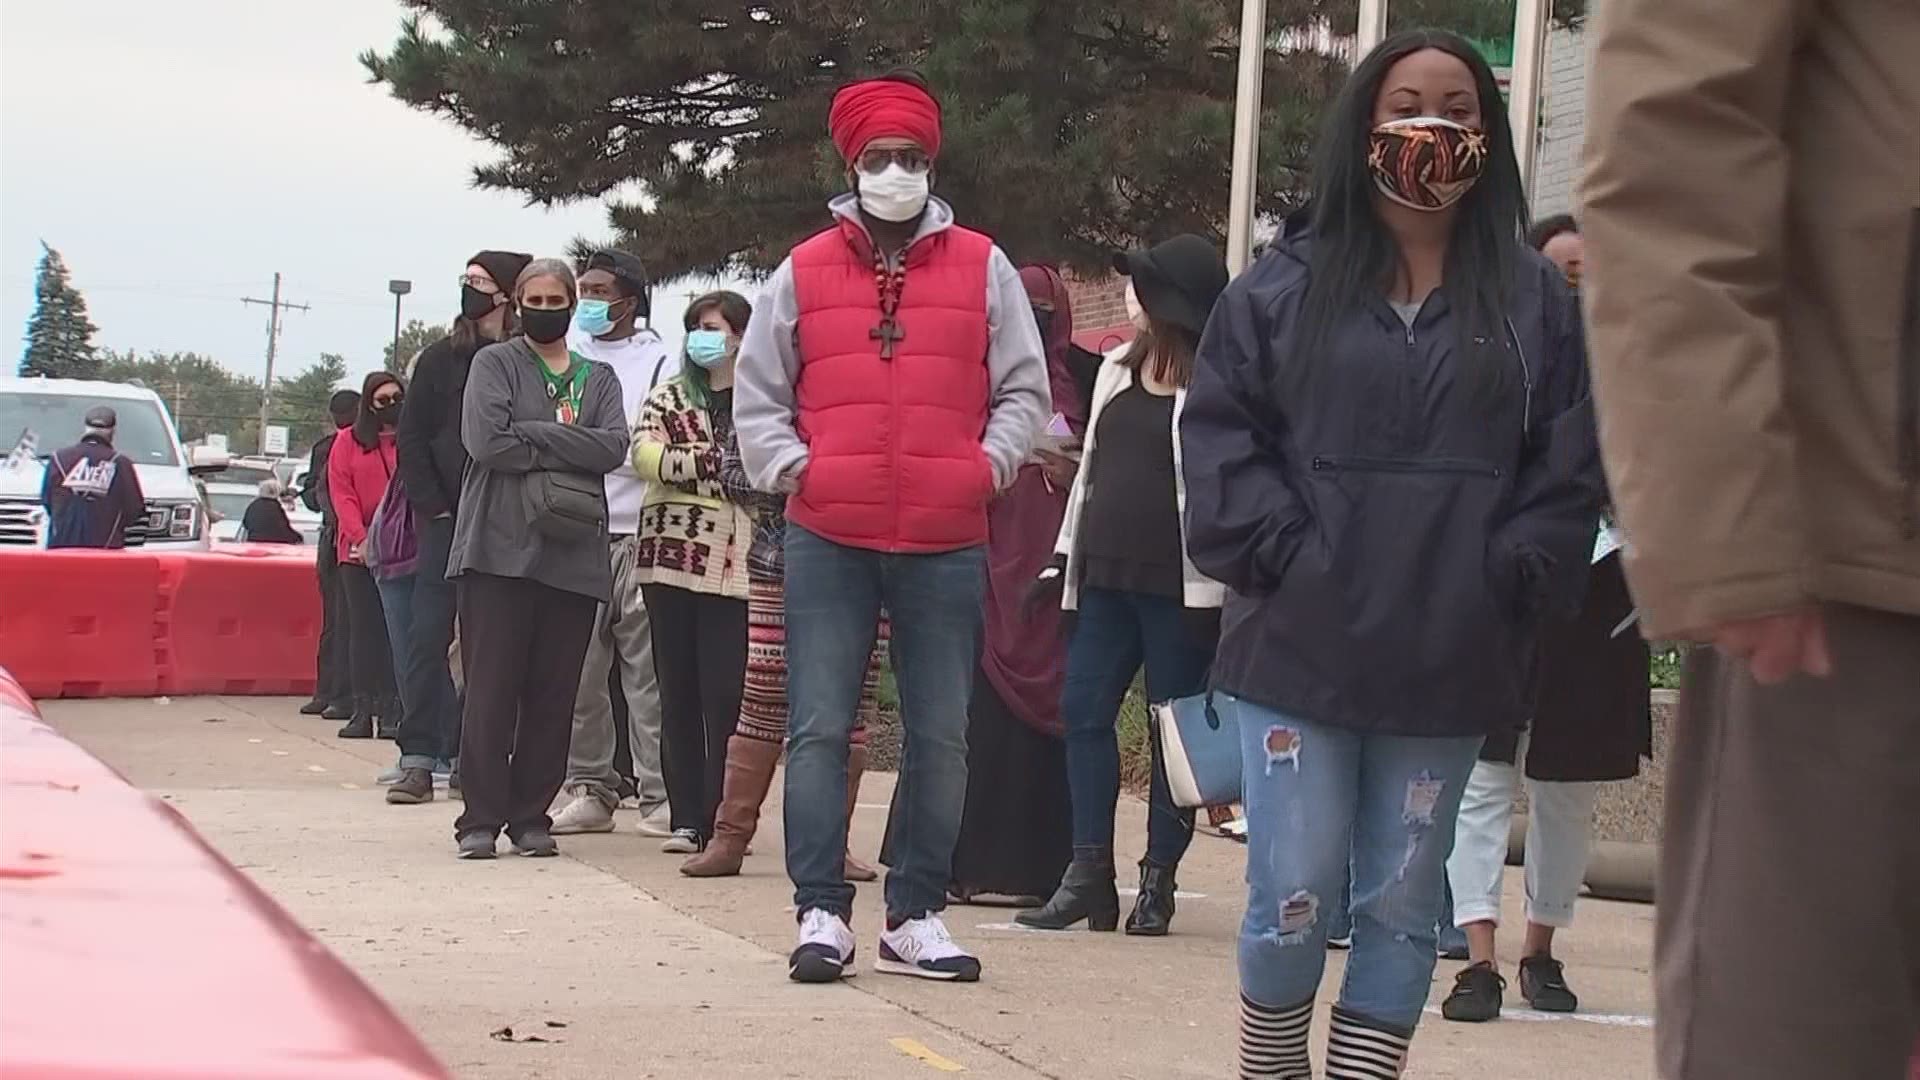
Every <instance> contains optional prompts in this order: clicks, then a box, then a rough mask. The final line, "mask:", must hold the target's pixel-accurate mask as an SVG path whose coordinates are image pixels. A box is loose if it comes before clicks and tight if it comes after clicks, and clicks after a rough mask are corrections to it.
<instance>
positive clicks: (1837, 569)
mask: <svg viewBox="0 0 1920 1080" xmlns="http://www.w3.org/2000/svg"><path fill="white" fill-rule="evenodd" d="M1598 22H1599V28H1598V45H1597V48H1596V51H1595V54H1594V57H1593V68H1592V71H1593V77H1592V82H1591V85H1590V90H1589V92H1590V100H1589V108H1590V110H1591V112H1590V118H1589V121H1588V125H1587V162H1586V176H1585V180H1584V187H1583V191H1582V197H1583V201H1584V204H1585V205H1584V212H1583V216H1582V222H1583V224H1584V225H1585V230H1586V242H1587V267H1586V292H1587V301H1588V314H1589V320H1590V325H1589V328H1588V329H1589V335H1590V338H1589V340H1590V350H1591V356H1592V365H1593V379H1594V390H1595V395H1596V399H1597V403H1598V407H1599V410H1600V418H1601V431H1602V442H1603V446H1604V449H1605V454H1606V463H1607V468H1608V473H1609V475H1610V477H1611V480H1612V489H1613V492H1614V495H1615V498H1616V500H1617V504H1618V508H1619V511H1620V514H1621V519H1622V524H1623V525H1624V528H1625V533H1626V541H1627V552H1628V558H1627V570H1628V575H1629V578H1630V581H1631V584H1632V587H1633V590H1634V594H1635V597H1636V600H1637V602H1638V603H1639V605H1640V611H1641V616H1642V620H1643V629H1644V630H1645V632H1646V634H1647V636H1648V637H1650V638H1653V639H1667V640H1689V641H1695V642H1701V643H1705V644H1708V645H1711V646H1712V647H1711V648H1700V649H1696V650H1694V651H1693V652H1692V654H1691V655H1690V658H1689V661H1688V669H1687V677H1686V689H1685V691H1684V694H1683V697H1682V706H1681V715H1680V717H1679V719H1678V721H1677V722H1676V725H1675V730H1674V746H1673V751H1672V755H1671V758H1670V760H1669V766H1668V781H1667V788H1666V800H1667V802H1666V806H1667V824H1666V833H1665V839H1664V843H1663V846H1662V861H1661V873H1660V882H1659V893H1660V908H1659V916H1658V918H1659V927H1658V933H1657V936H1656V939H1655V951H1656V957H1655V959H1656V973H1657V979H1656V989H1657V997H1658V1016H1659V1025H1658V1032H1657V1043H1658V1062H1659V1070H1660V1075H1661V1076H1663V1077H1666V1078H1669V1080H1703V1078H1713V1080H1718V1078H1722V1077H1726V1078H1732V1077H1739V1078H1741V1080H1773V1078H1779V1080H1787V1078H1789V1077H1791V1078H1795V1080H1799V1078H1802V1077H1814V1076H1818V1077H1822V1078H1832V1080H1851V1078H1855V1077H1858V1078H1861V1080H1867V1078H1873V1077H1892V1076H1899V1075H1901V1072H1902V1068H1903V1062H1905V1061H1906V1058H1907V1055H1908V1053H1909V1052H1910V1051H1911V1049H1912V1048H1913V1045H1914V1036H1915V1034H1916V1032H1920V827H1916V826H1920V59H1916V58H1920V4H1915V3H1913V2H1912V0H1859V2H1854V3H1847V4H1830V3H1819V2H1815V0H1743V2H1741V3H1737V4H1734V3H1727V2H1725V0H1608V2H1607V3H1606V4H1605V5H1604V6H1602V7H1600V8H1599V15H1598Z"/></svg>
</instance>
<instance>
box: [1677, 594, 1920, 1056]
mask: <svg viewBox="0 0 1920 1080" xmlns="http://www.w3.org/2000/svg"><path fill="white" fill-rule="evenodd" d="M1827 629H1828V634H1829V636H1830V640H1831V643H1832V648H1833V661H1834V667H1835V670H1834V674H1833V677H1832V678H1828V679H1811V678H1799V679H1795V680H1793V681H1791V682H1789V683H1786V684H1785V685H1782V686H1772V687H1762V686H1759V685H1758V684H1756V683H1755V682H1754V681H1753V679H1752V678H1751V677H1750V676H1749V675H1748V674H1747V669H1746V666H1745V665H1744V664H1742V663H1737V662H1735V661H1731V660H1728V659H1726V658H1724V657H1722V656H1720V655H1719V654H1717V653H1715V652H1714V651H1713V650H1711V649H1698V650H1696V651H1695V652H1694V653H1693V655H1692V658H1691V659H1690V660H1689V662H1688V665H1687V679H1686V689H1685V691H1684V692H1683V694H1682V697H1681V707H1680V715H1679V717H1678V718H1677V719H1676V721H1675V723H1674V732H1673V751H1672V754H1671V757H1670V759H1669V761H1668V763H1667V786H1666V835H1665V837H1664V839H1663V840H1662V844H1661V851H1660V881H1659V888H1658V895H1659V907H1658V912H1657V915H1656V919H1657V930H1656V934H1655V939H1654V967H1655V975H1656V980H1655V993H1656V998H1657V1000H1658V1010H1657V1015H1658V1021H1657V1028H1658V1030H1657V1032H1656V1043H1657V1049H1658V1060H1659V1068H1660V1075H1661V1076H1662V1077H1664V1078H1665V1080H1808V1078H1811V1077H1819V1078H1821V1080H1893V1078H1896V1077H1899V1076H1901V1075H1903V1072H1902V1070H1903V1069H1904V1068H1905V1067H1906V1061H1907V1056H1908V1055H1909V1054H1910V1053H1911V1052H1912V1051H1913V1048H1914V1037H1915V1035H1916V1034H1920V617H1916V616H1910V615H1895V614H1891V613H1888V612H1883V611H1870V610H1866V609H1862V608H1847V607H1835V608H1831V609H1829V610H1828V612H1827Z"/></svg>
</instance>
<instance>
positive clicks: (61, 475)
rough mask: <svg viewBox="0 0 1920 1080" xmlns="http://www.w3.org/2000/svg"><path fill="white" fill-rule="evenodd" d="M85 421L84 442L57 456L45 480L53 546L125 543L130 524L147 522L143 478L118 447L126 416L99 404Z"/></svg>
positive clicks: (42, 493)
mask: <svg viewBox="0 0 1920 1080" xmlns="http://www.w3.org/2000/svg"><path fill="white" fill-rule="evenodd" d="M84 423H85V424H86V430H85V432H84V433H83V434H82V435H81V436H80V441H79V442H77V443H75V444H73V445H72V446H69V447H67V448H66V449H64V450H60V451H57V452H56V453H55V454H54V455H53V457H52V458H51V459H50V460H49V461H48V462H47V472H46V479H45V480H43V481H42V482H41V486H40V505H42V506H44V507H46V509H47V547H49V548H118V547H125V546H126V543H127V526H128V525H131V524H134V523H136V522H139V523H142V524H144V523H145V520H146V506H147V504H146V499H145V498H144V497H143V496H142V495H141V494H140V478H139V477H138V476H136V475H135V474H134V471H133V462H132V461H131V460H129V459H128V458H127V455H125V454H122V453H120V452H119V451H117V450H115V449H114V448H113V433H114V429H115V428H116V427H118V426H119V423H120V418H119V417H118V416H117V415H115V414H114V411H113V410H112V409H111V408H108V407H107V406H105V405H95V406H94V407H93V408H91V409H88V410H87V415H86V417H85V419H84Z"/></svg>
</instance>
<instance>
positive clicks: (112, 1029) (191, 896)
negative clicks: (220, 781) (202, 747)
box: [0, 671, 450, 1080]
mask: <svg viewBox="0 0 1920 1080" xmlns="http://www.w3.org/2000/svg"><path fill="white" fill-rule="evenodd" d="M7 682H10V680H8V679H7V677H6V675H5V672H4V671H0V904H3V905H4V907H5V909H6V912H7V917H6V918H5V919H0V955H4V956H5V957H6V967H7V977H6V978H5V979H4V980H0V1076H7V1077H21V1078H22V1080H83V1078H84V1080H134V1078H139V1080H189V1078H191V1080H241V1078H245V1080H294V1078H296V1077H298V1078H302V1080H445V1078H446V1077H448V1076H449V1075H450V1074H449V1073H448V1072H447V1071H446V1069H445V1068H444V1067H442V1066H441V1065H440V1063H439V1062H437V1061H435V1060H434V1058H433V1055H432V1054H431V1053H429V1052H428V1051H427V1049H426V1047H425V1046H423V1045H421V1043H420V1040H419V1039H418V1038H417V1037H415V1036H414V1034H413V1033H412V1032H411V1031H409V1030H408V1029H407V1027H406V1025H405V1024H403V1023H401V1021H400V1020H399V1018H398V1017H396V1016H394V1014H393V1012H392V1010H390V1009H389V1008H387V1006H386V1004H385V1003H383V1002H382V1001H381V1000H380V999H379V998H378V997H376V996H375V995H374V993H373V991H371V990H370V989H368V988H367V986H366V984H365V983H363V982H361V981H360V980H359V978H357V977H356V976H355V975H354V974H353V972H352V971H350V970H348V968H347V967H346V965H345V964H342V963H341V962H340V960H339V959H338V958H337V957H335V956H334V955H333V954H332V953H330V952H328V951H327V950H326V948H325V946H323V945H321V944H320V943H319V942H317V941H315V940H314V939H313V938H312V937H311V936H309V935H308V934H307V933H306V932H305V931H304V930H302V929H300V927H299V926H298V925H297V924H296V923H295V922H294V921H293V919H292V918H291V917H290V916H288V915H287V913H286V912H284V911H282V910H281V909H280V908H279V907H278V906H277V905H276V904H274V902H273V901H272V900H271V899H269V898H268V897H267V895H266V894H265V893H263V892H261V891H260V890H259V889H258V888H257V887H255V886H254V884H253V883H252V882H250V881H248V880H247V878H246V877H245V876H244V875H242V874H241V873H240V872H239V871H238V870H236V869H234V868H233V866H232V865H231V864H229V863H228V862H227V861H226V860H225V859H222V858H221V857H220V855H219V854H218V853H217V852H215V851H214V850H213V849H212V848H211V847H209V846H208V845H207V843H206V841H204V840H202V839H201V838H200V836H199V834H197V833H195V832H194V831H193V828H192V826H190V825H188V824H187V823H186V821H185V820H184V819H183V818H181V817H180V815H179V814H178V813H176V812H175V811H174V809H173V808H172V807H170V806H168V805H167V804H165V803H163V802H161V801H160V800H158V799H155V798H152V797H150V796H148V795H146V794H144V793H142V792H141V791H139V790H137V789H136V788H134V787H132V786H131V785H129V784H128V783H127V782H126V781H125V780H123V779H121V778H120V777H119V776H118V775H117V774H115V773H114V772H113V770H111V769H109V768H107V767H106V766H105V765H103V764H101V763H100V762H99V761H98V760H96V759H94V758H93V757H92V756H90V755H88V754H87V753H86V752H85V751H83V750H81V749H80V748H79V747H77V746H75V745H73V744H72V743H70V742H68V741H66V740H65V739H63V738H61V737H60V735H59V734H58V733H56V732H55V731H54V730H53V729H51V728H49V727H47V726H46V725H45V724H42V723H41V722H40V721H39V720H38V719H37V717H36V716H35V715H34V714H33V713H31V712H29V711H27V710H25V709H22V708H19V707H18V706H17V705H15V704H12V702H13V701H17V700H19V699H18V696H17V695H16V694H15V692H14V691H15V689H17V688H7V687H6V686H5V684H6V683H7Z"/></svg>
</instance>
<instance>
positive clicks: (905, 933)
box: [873, 915, 980, 982]
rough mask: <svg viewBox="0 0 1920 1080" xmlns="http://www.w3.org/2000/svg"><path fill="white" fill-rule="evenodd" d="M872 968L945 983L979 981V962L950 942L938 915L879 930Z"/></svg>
mask: <svg viewBox="0 0 1920 1080" xmlns="http://www.w3.org/2000/svg"><path fill="white" fill-rule="evenodd" d="M873 970H875V971H880V972H885V973H886V974H888V975H914V976H918V977H919V978H922V979H941V980H944V981H947V982H979V981H980V961H979V960H976V959H974V958H973V957H972V956H970V955H968V953H967V950H965V949H963V948H961V947H960V946H958V945H955V944H954V943H953V937H952V935H950V934H948V933H947V924H946V923H944V922H942V921H941V920H940V916H938V915H923V916H921V917H920V918H918V919H908V920H907V921H906V922H903V923H901V924H900V928H899V929H898V930H886V931H883V932H882V933H881V934H880V956H879V958H878V959H876V960H874V962H873Z"/></svg>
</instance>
